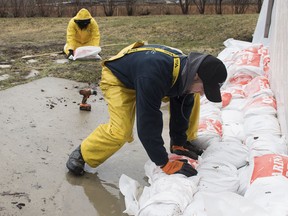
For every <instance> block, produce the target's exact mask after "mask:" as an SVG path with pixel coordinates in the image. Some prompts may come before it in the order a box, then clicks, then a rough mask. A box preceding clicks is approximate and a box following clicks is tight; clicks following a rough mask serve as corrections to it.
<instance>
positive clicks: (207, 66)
mask: <svg viewBox="0 0 288 216" xmlns="http://www.w3.org/2000/svg"><path fill="white" fill-rule="evenodd" d="M197 74H198V76H199V77H200V79H201V80H202V82H203V87H204V93H205V96H206V98H207V99H208V100H209V101H211V102H221V101H222V98H221V92H220V88H221V86H222V84H223V82H225V80H226V78H227V70H226V67H225V65H224V64H223V62H222V61H221V60H220V59H218V58H216V57H214V56H212V55H208V56H207V57H206V58H205V59H204V60H203V61H202V62H201V64H200V66H199V68H198V70H197Z"/></svg>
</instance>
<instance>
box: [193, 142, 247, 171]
mask: <svg viewBox="0 0 288 216" xmlns="http://www.w3.org/2000/svg"><path fill="white" fill-rule="evenodd" d="M247 157H248V148H247V146H246V145H243V144H242V142H240V141H238V142H236V141H234V142H218V143H214V144H213V145H210V146H209V147H208V148H207V149H206V150H205V151H204V153H203V154H202V155H201V158H202V160H201V163H205V161H206V160H209V161H220V162H221V161H225V162H227V163H230V164H232V165H234V166H235V167H236V168H237V169H238V168H240V167H242V166H244V165H246V164H247ZM200 168H201V166H200V167H198V169H200Z"/></svg>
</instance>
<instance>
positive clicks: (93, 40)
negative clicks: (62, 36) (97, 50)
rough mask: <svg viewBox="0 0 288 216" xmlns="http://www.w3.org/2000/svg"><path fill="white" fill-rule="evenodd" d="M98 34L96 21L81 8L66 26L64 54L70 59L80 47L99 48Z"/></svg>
mask: <svg viewBox="0 0 288 216" xmlns="http://www.w3.org/2000/svg"><path fill="white" fill-rule="evenodd" d="M99 44H100V33H99V27H98V24H97V22H96V20H95V19H94V18H93V17H92V16H91V14H90V12H89V11H88V10H87V9H85V8H82V9H81V10H80V11H79V12H78V13H77V15H76V16H75V17H73V18H72V19H71V20H70V21H69V24H68V27H67V34H66V45H65V46H64V52H65V53H66V55H67V58H69V59H72V58H73V53H74V51H75V49H77V48H78V47H82V46H99Z"/></svg>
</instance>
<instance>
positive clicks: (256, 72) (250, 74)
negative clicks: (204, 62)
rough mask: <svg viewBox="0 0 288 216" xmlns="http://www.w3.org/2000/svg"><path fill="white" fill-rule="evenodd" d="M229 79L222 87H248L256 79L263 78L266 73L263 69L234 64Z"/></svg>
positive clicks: (230, 68)
mask: <svg viewBox="0 0 288 216" xmlns="http://www.w3.org/2000/svg"><path fill="white" fill-rule="evenodd" d="M227 72H228V76H227V79H226V81H225V83H224V85H223V86H222V87H223V88H224V89H226V88H227V87H228V86H233V85H241V86H244V85H247V84H248V83H249V82H251V81H252V80H253V79H254V78H255V77H258V76H263V75H264V71H263V68H262V67H256V66H248V65H237V64H232V65H231V66H230V67H229V69H228V71H227Z"/></svg>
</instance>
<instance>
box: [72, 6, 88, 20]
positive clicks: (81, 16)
mask: <svg viewBox="0 0 288 216" xmlns="http://www.w3.org/2000/svg"><path fill="white" fill-rule="evenodd" d="M91 18H92V16H91V14H90V12H89V11H88V10H87V9H85V8H82V9H81V10H80V11H79V12H78V13H77V14H76V16H75V17H74V19H75V20H87V19H91Z"/></svg>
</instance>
